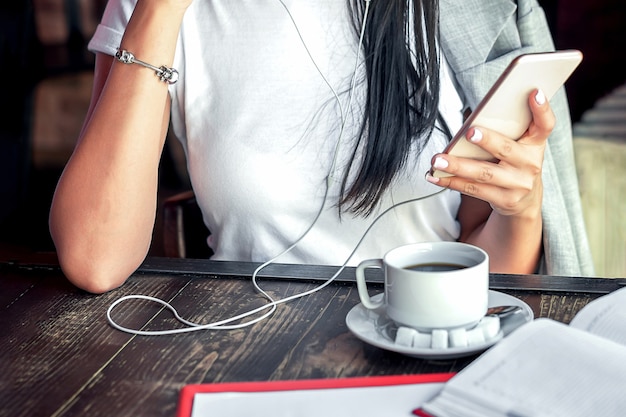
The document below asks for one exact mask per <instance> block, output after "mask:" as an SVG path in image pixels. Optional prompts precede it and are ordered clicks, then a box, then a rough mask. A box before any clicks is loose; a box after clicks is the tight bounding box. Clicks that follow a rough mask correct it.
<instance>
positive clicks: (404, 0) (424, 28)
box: [339, 0, 439, 215]
mask: <svg viewBox="0 0 626 417" xmlns="http://www.w3.org/2000/svg"><path fill="white" fill-rule="evenodd" d="M348 3H349V6H350V8H351V12H352V15H353V20H354V22H353V23H354V27H355V30H356V32H357V33H360V31H361V24H362V19H363V14H364V10H365V0H348ZM410 8H411V9H410ZM422 17H423V18H422ZM438 34H439V8H438V0H372V1H371V4H370V8H369V11H368V16H367V22H366V26H365V34H364V40H363V55H364V59H365V65H366V72H367V80H366V83H367V98H366V102H365V111H364V118H363V124H362V126H361V131H360V135H359V137H358V138H357V139H358V140H357V144H356V146H355V148H354V153H353V155H352V159H351V164H350V170H354V169H355V167H354V165H355V160H356V159H355V158H356V155H357V149H360V148H362V149H363V152H364V153H363V156H362V158H363V159H362V163H361V165H360V167H359V170H358V173H357V174H356V177H355V180H354V182H353V183H352V184H351V185H350V187H349V189H348V177H349V176H350V170H348V172H347V173H346V175H345V177H344V179H343V183H342V189H341V197H340V202H339V204H340V207H343V208H347V209H348V210H349V211H352V212H354V213H357V214H365V215H368V214H371V212H372V211H373V210H374V208H375V207H376V205H377V204H378V202H379V201H380V198H381V196H382V194H383V193H384V192H385V190H386V189H387V187H389V185H390V184H391V183H392V181H393V180H394V178H395V176H396V174H397V173H398V172H400V170H401V169H402V168H403V167H404V166H405V164H406V162H407V159H408V156H409V154H410V152H411V151H412V150H417V152H421V151H422V149H423V147H424V145H425V143H426V141H427V140H428V138H429V137H430V135H431V133H432V131H433V129H434V127H435V122H436V121H437V118H438V114H439V113H438V104H439V58H438V54H437V38H438ZM413 36H414V42H415V44H414V45H409V43H410V39H413ZM414 147H415V148H414Z"/></svg>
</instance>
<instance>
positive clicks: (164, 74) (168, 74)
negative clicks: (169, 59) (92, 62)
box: [115, 49, 179, 84]
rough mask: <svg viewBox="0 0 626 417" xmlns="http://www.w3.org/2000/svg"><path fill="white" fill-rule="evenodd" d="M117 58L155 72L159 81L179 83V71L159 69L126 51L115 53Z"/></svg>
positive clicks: (167, 68) (165, 68)
mask: <svg viewBox="0 0 626 417" xmlns="http://www.w3.org/2000/svg"><path fill="white" fill-rule="evenodd" d="M115 58H117V60H118V61H120V62H122V63H124V64H139V65H141V66H143V67H146V68H149V69H151V70H153V71H154V72H155V74H156V76H157V77H159V80H161V81H163V82H166V83H168V84H174V83H176V81H178V76H179V75H178V71H176V70H175V69H174V68H169V67H166V66H165V65H163V66H161V67H158V68H157V67H155V66H154V65H150V64H148V63H147V62H143V61H140V60H138V59H137V58H135V55H133V54H132V53H131V52H128V51H127V50H125V49H118V50H117V52H116V53H115Z"/></svg>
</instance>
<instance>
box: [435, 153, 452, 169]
mask: <svg viewBox="0 0 626 417" xmlns="http://www.w3.org/2000/svg"><path fill="white" fill-rule="evenodd" d="M433 167H434V168H436V169H446V168H448V161H446V160H445V159H443V158H442V157H440V156H438V157H436V158H435V163H434V164H433Z"/></svg>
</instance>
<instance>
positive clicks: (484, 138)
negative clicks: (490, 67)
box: [427, 90, 555, 214]
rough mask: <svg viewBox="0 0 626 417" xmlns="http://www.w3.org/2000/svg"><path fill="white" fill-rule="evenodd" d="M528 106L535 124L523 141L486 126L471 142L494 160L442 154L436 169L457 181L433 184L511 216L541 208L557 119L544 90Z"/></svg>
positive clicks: (476, 129) (470, 134)
mask: <svg viewBox="0 0 626 417" xmlns="http://www.w3.org/2000/svg"><path fill="white" fill-rule="evenodd" d="M528 104H529V107H530V109H531V112H532V115H533V119H532V121H531V123H530V125H529V126H528V129H527V131H526V132H525V133H524V134H523V135H522V137H521V138H509V137H507V136H504V135H502V134H499V133H498V132H495V131H492V130H489V129H486V128H482V127H473V128H471V129H469V130H468V132H467V135H466V137H467V139H468V141H470V142H471V143H473V144H475V145H476V146H479V147H481V148H482V149H484V150H485V151H487V152H489V153H490V154H491V155H493V156H494V158H495V160H494V161H477V160H472V159H468V158H461V157H454V156H451V155H447V154H439V155H436V156H435V157H434V158H433V162H432V163H433V167H434V168H435V169H437V170H440V171H443V172H446V173H448V174H451V175H452V176H450V177H443V178H433V177H431V176H428V177H427V179H428V181H430V182H432V183H435V184H437V185H439V186H441V187H446V188H450V189H454V190H457V191H459V192H461V193H464V194H467V195H470V196H472V197H476V198H479V199H482V200H485V201H487V202H489V203H490V204H491V206H492V207H493V208H494V209H496V210H498V211H500V212H503V213H507V214H515V212H516V211H517V210H523V209H524V208H525V207H526V206H528V205H532V204H535V203H536V201H537V200H538V197H537V194H538V191H539V190H541V184H540V183H541V168H542V164H543V155H544V151H545V146H546V141H547V138H548V136H549V135H550V133H551V131H552V129H553V128H554V124H555V117H554V114H553V113H552V109H551V108H550V105H549V103H548V102H547V100H546V97H545V95H544V94H543V92H542V91H540V90H535V91H534V92H533V93H531V94H530V95H529V101H528ZM539 200H540V198H539Z"/></svg>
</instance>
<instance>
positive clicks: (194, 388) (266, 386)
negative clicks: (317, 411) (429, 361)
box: [176, 373, 454, 417]
mask: <svg viewBox="0 0 626 417" xmlns="http://www.w3.org/2000/svg"><path fill="white" fill-rule="evenodd" d="M453 375H454V373H438V374H419V375H389V376H372V377H356V378H338V379H308V380H293V381H263V382H227V383H215V384H192V385H186V386H185V387H183V388H182V390H181V392H180V397H179V402H178V409H177V414H176V416H177V417H190V416H191V415H192V414H191V413H192V408H193V402H194V398H195V396H196V395H197V394H206V393H224V392H269V391H290V390H311V389H318V390H319V389H337V388H359V387H380V386H390V385H404V384H427V383H442V384H443V383H444V382H446V381H448V380H449V379H450V378H452V376H453ZM408 411H410V410H408Z"/></svg>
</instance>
